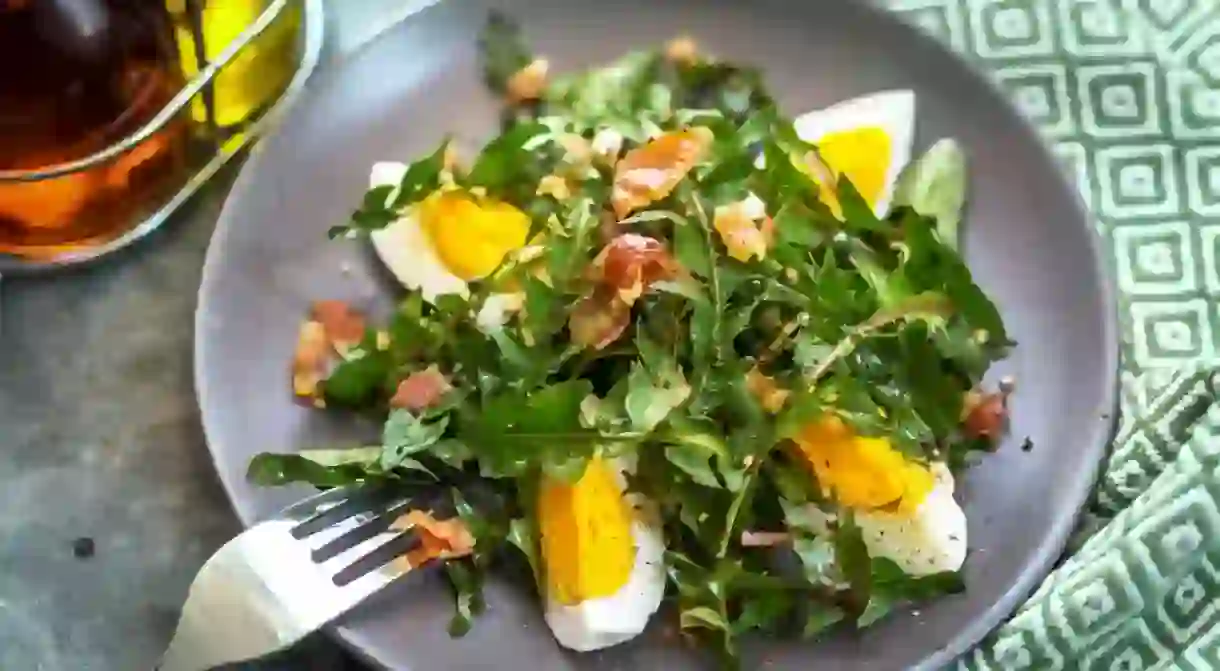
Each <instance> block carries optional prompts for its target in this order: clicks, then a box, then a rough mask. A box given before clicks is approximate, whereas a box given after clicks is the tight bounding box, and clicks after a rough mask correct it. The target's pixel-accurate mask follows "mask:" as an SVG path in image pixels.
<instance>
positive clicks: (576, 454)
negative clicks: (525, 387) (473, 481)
mask: <svg viewBox="0 0 1220 671" xmlns="http://www.w3.org/2000/svg"><path fill="white" fill-rule="evenodd" d="M592 391H593V385H592V384H591V383H590V382H589V381H588V380H579V379H578V380H569V381H567V382H560V383H557V384H553V385H550V386H546V387H542V388H540V389H536V390H533V391H531V392H530V393H529V395H528V396H526V395H523V394H521V393H520V392H519V391H511V390H510V391H506V392H504V393H502V394H498V395H494V396H491V397H489V398H487V399H485V400H484V402H483V404H482V407H481V408H475V407H472V406H469V405H467V406H463V408H461V409H460V410H459V417H460V421H459V422H458V429H457V435H458V438H460V439H461V440H462V441H463V442H465V443H466V444H467V445H469V446H470V448H471V450H472V452H473V453H474V455H475V457H476V458H477V459H478V460H479V463H480V465H481V466H482V467H483V469H484V471H485V472H486V473H487V474H490V475H493V476H496V477H506V476H518V475H521V474H524V473H525V472H526V471H527V470H529V469H530V467H531V464H534V463H540V464H541V466H542V468H543V469H544V470H545V471H547V472H548V473H549V474H553V475H556V476H557V477H561V478H563V479H565V480H569V481H571V480H575V479H577V478H579V477H580V474H581V473H583V472H584V466H585V463H586V462H587V461H588V459H589V457H591V456H592V455H593V452H594V450H595V448H596V447H597V445H598V443H599V442H600V441H601V440H603V437H602V436H600V435H599V434H598V432H596V431H593V430H590V429H586V428H585V427H584V426H582V425H581V422H580V416H581V412H580V404H581V401H582V400H583V399H584V398H585V397H586V396H588V395H589V394H590V393H592Z"/></svg>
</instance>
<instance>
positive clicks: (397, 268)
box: [369, 161, 470, 302]
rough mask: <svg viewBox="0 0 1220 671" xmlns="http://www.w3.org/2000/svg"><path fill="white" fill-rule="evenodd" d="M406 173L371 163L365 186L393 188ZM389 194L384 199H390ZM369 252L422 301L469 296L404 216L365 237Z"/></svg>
mask: <svg viewBox="0 0 1220 671" xmlns="http://www.w3.org/2000/svg"><path fill="white" fill-rule="evenodd" d="M406 171H407V166H406V164H403V163H398V162H390V161H387V162H380V163H374V164H373V169H372V171H371V173H370V174H369V187H370V188H375V187H378V186H386V185H392V186H395V187H397V185H398V184H400V183H401V182H402V177H403V174H405V173H406ZM395 195H396V194H395V193H394V192H391V193H390V195H389V196H388V198H387V200H392V199H393V198H394V197H395ZM369 239H370V240H371V241H372V243H373V250H374V251H375V252H376V253H377V257H378V258H380V259H381V262H382V263H384V264H385V265H386V267H387V268H389V270H390V272H391V273H393V274H394V277H395V278H397V279H398V281H399V282H400V283H401V284H402V285H403V286H404V287H406V288H408V289H418V290H419V292H420V293H421V294H422V295H423V297H424V300H427V301H429V302H432V301H435V300H436V297H437V296H443V295H447V294H458V295H460V296H462V297H466V296H468V295H469V293H470V290H469V288H468V287H467V286H466V281H465V280H463V279H462V278H460V277H458V276H456V275H454V274H453V273H452V272H450V271H449V268H448V267H446V266H445V263H444V262H443V261H442V260H441V258H440V257H439V256H437V254H436V250H435V249H434V248H433V247H432V241H431V240H430V239H429V238H428V234H427V233H426V232H425V231H424V230H423V228H421V227H420V224H419V221H418V220H417V219H416V218H415V217H414V216H412V215H411V213H410V212H407V213H405V214H404V215H403V216H401V217H399V218H398V219H397V220H396V221H394V222H393V223H391V224H389V225H388V226H386V227H385V228H382V229H378V230H376V231H373V232H372V233H371V234H369Z"/></svg>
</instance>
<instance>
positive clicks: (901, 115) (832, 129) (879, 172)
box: [793, 91, 915, 217]
mask: <svg viewBox="0 0 1220 671" xmlns="http://www.w3.org/2000/svg"><path fill="white" fill-rule="evenodd" d="M793 126H794V128H795V130H796V134H797V135H798V136H799V137H800V138H801V139H802V140H804V141H806V142H809V143H811V144H813V145H816V146H817V148H818V154H819V155H820V156H821V158H822V162H823V163H824V164H825V166H826V167H827V168H829V169H830V171H831V173H833V177H834V179H839V178H842V177H846V178H847V179H849V180H850V181H851V183H852V185H853V186H855V187H856V190H857V191H859V192H860V195H861V196H863V197H864V200H865V201H867V202H868V204H869V205H871V206H872V208H873V212H874V213H875V214H876V215H877V216H878V217H884V216H885V215H886V214H887V213H888V212H889V207H890V201H891V199H892V198H893V195H894V184H895V182H897V180H898V175H899V173H901V172H902V169H903V167H905V166H906V164H907V163H908V162H909V161H910V159H911V147H912V143H913V142H914V138H915V94H914V92H912V91H882V92H878V93H873V94H870V95H866V96H860V97H858V98H852V99H850V100H845V101H843V102H840V103H837V104H835V105H831V106H830V107H827V108H826V109H822V110H817V111H814V112H809V113H807V114H804V115H802V116H799V117H797V118H796V119H795V120H794V121H793ZM816 172H817V171H815V178H816V177H817V175H816ZM821 182H822V183H821V196H822V200H823V202H825V203H826V204H827V205H828V206H829V207H830V208H831V211H832V212H834V214H835V215H836V216H839V215H840V214H841V209H840V206H839V202H838V198H836V197H835V191H834V185H833V184H832V183H830V180H826V179H823V180H822V181H821Z"/></svg>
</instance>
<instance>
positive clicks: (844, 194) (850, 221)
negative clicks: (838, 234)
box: [835, 175, 886, 232]
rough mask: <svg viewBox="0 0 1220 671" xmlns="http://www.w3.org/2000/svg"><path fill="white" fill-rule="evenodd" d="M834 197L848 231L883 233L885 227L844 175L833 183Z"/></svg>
mask: <svg viewBox="0 0 1220 671" xmlns="http://www.w3.org/2000/svg"><path fill="white" fill-rule="evenodd" d="M835 196H836V197H837V198H838V200H839V206H840V207H841V208H842V209H843V221H844V223H845V224H846V225H847V227H848V229H850V230H854V231H859V232H883V231H885V230H886V226H885V225H884V224H882V223H881V220H880V219H878V218H877V215H876V214H874V213H873V207H872V206H871V205H869V204H868V201H866V200H864V196H861V195H860V192H859V191H857V190H856V185H855V184H852V182H851V180H850V179H848V178H847V176H846V175H840V176H839V178H838V179H837V180H836V181H835Z"/></svg>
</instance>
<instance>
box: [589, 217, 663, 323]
mask: <svg viewBox="0 0 1220 671" xmlns="http://www.w3.org/2000/svg"><path fill="white" fill-rule="evenodd" d="M593 268H594V269H595V270H600V273H601V277H600V278H599V279H600V280H601V281H602V282H603V283H604V284H606V285H608V286H610V287H612V288H614V289H615V290H616V291H617V292H618V297H619V299H620V300H622V301H623V302H624V303H626V304H627V305H628V306H631V305H634V304H635V301H636V299H637V298H639V297H640V296H641V295H642V294H643V293H644V291H645V290H646V289H647V288H648V287H649V285H651V284H652V283H653V282H657V281H659V280H664V279H672V278H673V277H674V276H676V275H677V272H678V264H677V262H676V261H675V260H674V258H673V257H672V256H670V254H669V250H667V249H665V245H663V244H662V243H661V241H660V240H657V239H656V238H651V237H648V236H647V235H639V234H637V233H624V234H622V235H620V236H618V237H616V238H614V239H613V240H611V241H610V244H608V245H606V246H605V247H604V248H603V249H602V251H601V253H600V254H598V255H597V258H596V259H594V260H593Z"/></svg>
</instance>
